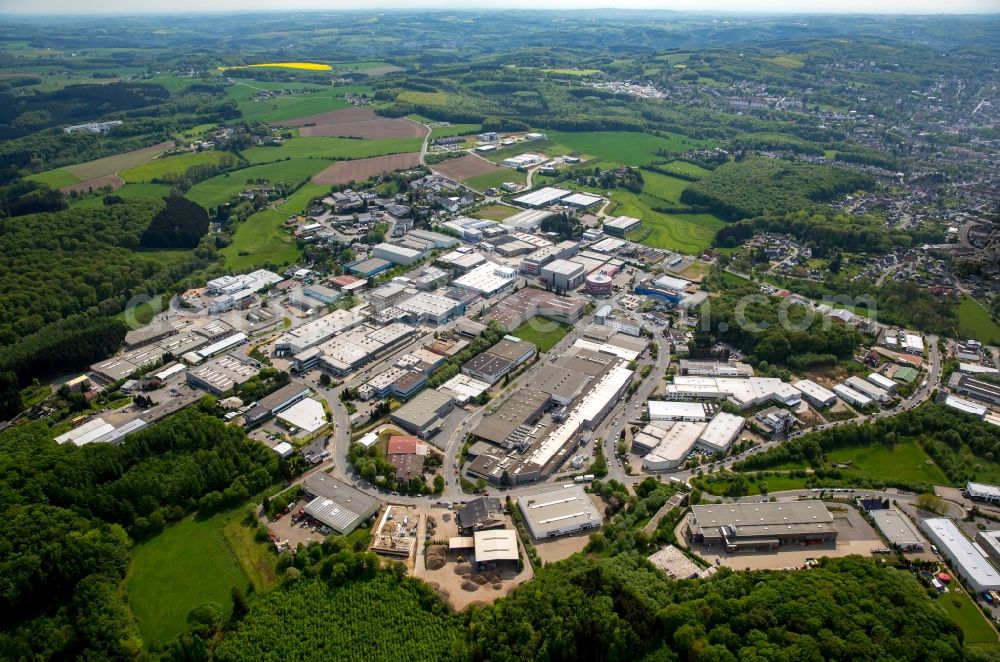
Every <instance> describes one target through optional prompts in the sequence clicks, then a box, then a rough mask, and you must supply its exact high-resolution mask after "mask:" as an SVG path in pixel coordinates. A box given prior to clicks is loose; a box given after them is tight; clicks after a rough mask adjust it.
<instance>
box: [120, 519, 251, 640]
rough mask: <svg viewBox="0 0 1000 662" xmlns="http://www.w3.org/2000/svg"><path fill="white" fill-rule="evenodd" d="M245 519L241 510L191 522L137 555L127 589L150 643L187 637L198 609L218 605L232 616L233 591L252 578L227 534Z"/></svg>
mask: <svg viewBox="0 0 1000 662" xmlns="http://www.w3.org/2000/svg"><path fill="white" fill-rule="evenodd" d="M241 516H242V510H236V511H229V512H224V513H219V514H217V515H214V516H212V517H210V518H208V519H204V520H200V521H199V520H195V519H192V518H190V517H189V518H186V519H184V520H182V521H180V522H178V523H177V524H174V525H172V526H170V527H168V528H167V529H166V530H164V531H163V533H161V534H160V535H158V536H156V537H154V538H152V539H150V540H149V541H147V542H143V543H141V544H139V545H136V547H135V549H133V550H132V567H131V569H130V571H129V576H128V578H127V579H126V580H125V590H126V592H127V593H128V601H129V606H130V607H131V608H132V613H134V614H135V617H136V620H137V622H138V623H139V628H140V629H141V630H142V635H143V639H145V640H146V642H147V643H148V644H151V645H156V644H160V643H163V642H165V641H168V640H169V639H171V638H173V637H175V636H176V635H178V634H180V633H181V632H183V631H184V629H185V628H186V627H187V615H188V612H190V611H191V610H192V609H194V608H195V607H199V606H201V605H203V604H207V603H214V604H216V605H218V606H219V607H220V608H222V609H223V610H224V611H229V609H230V608H231V606H232V602H231V599H230V590H231V589H232V587H234V586H236V587H239V588H240V589H241V590H244V591H245V590H246V587H247V576H246V574H245V573H244V572H243V570H242V569H241V568H240V564H239V563H238V562H237V560H236V556H235V555H234V554H233V551H232V549H231V548H230V546H229V544H228V543H227V542H226V539H225V537H224V536H223V533H222V529H223V527H224V526H225V525H226V523H227V522H229V521H230V520H232V519H233V518H239V517H241Z"/></svg>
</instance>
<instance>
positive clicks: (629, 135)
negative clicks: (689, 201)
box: [548, 131, 714, 166]
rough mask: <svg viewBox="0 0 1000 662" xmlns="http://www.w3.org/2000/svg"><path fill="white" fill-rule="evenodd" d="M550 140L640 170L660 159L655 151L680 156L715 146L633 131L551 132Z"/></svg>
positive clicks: (688, 139)
mask: <svg viewBox="0 0 1000 662" xmlns="http://www.w3.org/2000/svg"><path fill="white" fill-rule="evenodd" d="M548 137H549V140H551V141H553V142H556V143H559V144H560V145H565V146H566V147H568V148H569V149H571V150H573V151H576V152H580V153H581V154H590V155H592V156H596V157H597V158H601V159H607V160H608V161H615V162H617V163H621V164H623V165H631V166H640V165H645V164H647V163H652V162H653V161H657V160H660V159H662V158H663V157H660V156H657V154H656V150H657V149H664V150H667V151H670V152H683V151H686V150H688V149H691V148H693V147H708V146H712V145H714V143H712V142H711V141H705V140H694V139H693V138H686V137H684V136H680V135H672V136H671V137H670V138H660V137H658V136H653V135H650V134H648V133H638V132H633V131H581V132H568V131H550V132H548Z"/></svg>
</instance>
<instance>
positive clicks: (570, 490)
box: [517, 485, 601, 540]
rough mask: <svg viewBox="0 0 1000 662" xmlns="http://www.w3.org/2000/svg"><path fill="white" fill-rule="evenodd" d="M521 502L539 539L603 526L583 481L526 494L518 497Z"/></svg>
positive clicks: (520, 504)
mask: <svg viewBox="0 0 1000 662" xmlns="http://www.w3.org/2000/svg"><path fill="white" fill-rule="evenodd" d="M517 506H518V508H520V509H521V513H522V514H523V515H524V521H525V524H527V525H528V529H529V530H530V531H531V536H532V537H533V538H534V539H535V540H544V539H545V538H555V537H556V536H564V535H567V534H570V533H576V532H577V531H585V530H587V529H597V528H600V526H601V513H600V512H598V510H597V508H595V507H594V503H593V502H592V501H591V500H590V495H588V494H587V493H586V492H584V491H583V488H582V487H580V486H579V485H566V486H564V487H560V488H556V489H554V490H548V491H545V492H538V493H535V494H525V495H523V496H520V497H518V499H517Z"/></svg>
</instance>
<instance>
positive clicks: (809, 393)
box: [792, 379, 837, 408]
mask: <svg viewBox="0 0 1000 662" xmlns="http://www.w3.org/2000/svg"><path fill="white" fill-rule="evenodd" d="M792 386H794V387H795V388H797V389H798V390H799V391H800V392H801V393H802V397H803V398H805V399H806V401H807V402H808V403H809V404H811V405H813V406H814V407H820V408H826V407H832V406H833V405H834V404H836V402H837V394H836V393H834V392H833V391H831V390H830V389H828V388H824V387H822V386H820V385H819V384H817V383H816V382H814V381H812V380H811V379H800V380H799V381H797V382H795V383H794V384H792Z"/></svg>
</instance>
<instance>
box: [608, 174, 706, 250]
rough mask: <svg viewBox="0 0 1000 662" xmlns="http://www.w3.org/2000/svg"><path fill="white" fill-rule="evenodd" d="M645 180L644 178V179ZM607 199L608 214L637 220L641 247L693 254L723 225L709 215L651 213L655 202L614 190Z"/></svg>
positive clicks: (702, 248)
mask: <svg viewBox="0 0 1000 662" xmlns="http://www.w3.org/2000/svg"><path fill="white" fill-rule="evenodd" d="M644 176H645V175H644ZM611 199H612V200H613V201H614V205H613V206H612V207H611V208H610V209H609V210H608V214H610V215H614V216H622V215H624V216H633V217H635V218H638V219H641V220H642V223H643V226H644V227H643V229H641V230H639V234H640V237H639V239H640V240H641V243H643V244H646V245H647V246H653V247H656V248H667V249H670V250H674V251H678V252H681V253H688V254H697V253H701V252H702V251H703V250H705V249H706V248H708V246H709V245H710V244H711V243H712V239H713V238H714V237H715V233H716V231H718V230H719V229H720V228H722V227H723V226H724V225H725V223H724V222H723V221H721V220H719V219H718V218H716V217H715V216H712V215H711V214H662V213H660V212H656V211H653V209H652V206H654V205H655V204H656V198H652V197H651V196H648V195H643V194H640V195H636V194H635V193H631V192H629V191H624V190H621V189H619V190H616V191H614V192H612V194H611Z"/></svg>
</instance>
